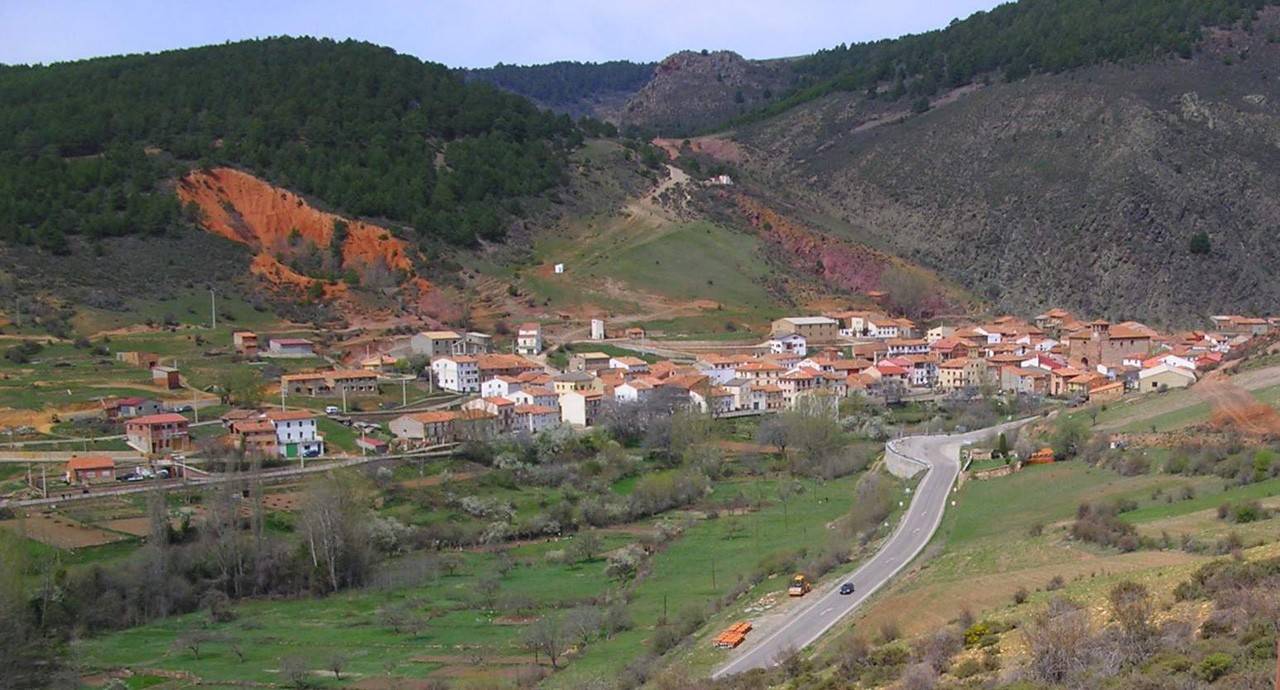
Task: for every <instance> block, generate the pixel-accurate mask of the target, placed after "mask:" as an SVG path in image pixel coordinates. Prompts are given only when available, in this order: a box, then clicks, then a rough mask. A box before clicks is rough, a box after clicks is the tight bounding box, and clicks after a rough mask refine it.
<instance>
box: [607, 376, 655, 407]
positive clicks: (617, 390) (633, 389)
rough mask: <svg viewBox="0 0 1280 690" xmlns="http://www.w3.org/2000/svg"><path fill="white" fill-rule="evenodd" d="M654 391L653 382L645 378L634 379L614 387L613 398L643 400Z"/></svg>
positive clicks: (628, 400)
mask: <svg viewBox="0 0 1280 690" xmlns="http://www.w3.org/2000/svg"><path fill="white" fill-rule="evenodd" d="M652 393H653V384H652V383H649V382H648V381H645V380H643V379H634V380H631V381H627V382H626V383H624V384H622V385H620V386H614V387H613V399H614V400H617V401H618V402H643V401H645V400H647V399H648V398H649V396H650V395H651V394H652Z"/></svg>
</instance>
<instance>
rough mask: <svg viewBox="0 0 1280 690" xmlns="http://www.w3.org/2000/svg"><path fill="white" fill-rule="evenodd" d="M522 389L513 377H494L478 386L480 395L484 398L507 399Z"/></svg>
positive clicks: (521, 385)
mask: <svg viewBox="0 0 1280 690" xmlns="http://www.w3.org/2000/svg"><path fill="white" fill-rule="evenodd" d="M523 387H524V385H523V384H521V383H520V381H519V380H517V379H516V378H515V377H513V376H495V377H493V378H491V379H489V380H488V381H484V382H482V383H481V384H480V395H481V396H482V397H485V398H509V397H511V394H512V393H517V392H519V391H520V389H521V388H523Z"/></svg>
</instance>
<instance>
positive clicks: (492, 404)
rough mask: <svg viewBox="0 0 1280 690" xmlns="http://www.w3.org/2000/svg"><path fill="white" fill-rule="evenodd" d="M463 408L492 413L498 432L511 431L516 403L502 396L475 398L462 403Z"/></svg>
mask: <svg viewBox="0 0 1280 690" xmlns="http://www.w3.org/2000/svg"><path fill="white" fill-rule="evenodd" d="M462 409H463V410H480V411H482V412H487V413H488V414H490V415H493V417H494V419H496V420H497V421H496V423H497V427H498V431H499V432H507V431H511V429H512V426H513V424H514V423H515V412H516V403H515V401H514V400H508V399H507V398H502V397H492V398H476V399H475V400H468V401H467V402H465V403H463V405H462Z"/></svg>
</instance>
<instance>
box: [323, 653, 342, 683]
mask: <svg viewBox="0 0 1280 690" xmlns="http://www.w3.org/2000/svg"><path fill="white" fill-rule="evenodd" d="M346 667H347V655H346V654H344V653H343V652H334V653H333V654H330V655H329V662H328V663H326V664H325V668H328V669H329V670H330V671H333V679H334V680H342V669H344V668H346Z"/></svg>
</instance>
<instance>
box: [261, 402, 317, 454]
mask: <svg viewBox="0 0 1280 690" xmlns="http://www.w3.org/2000/svg"><path fill="white" fill-rule="evenodd" d="M263 416H264V417H265V418H266V419H267V420H269V421H270V422H271V423H272V424H273V425H275V428H276V449H277V452H278V453H279V454H280V457H282V458H314V457H319V456H321V455H324V437H322V436H320V435H319V433H317V428H316V414H315V413H314V412H308V411H306V410H269V411H267V412H266V413H264V415H263Z"/></svg>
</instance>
